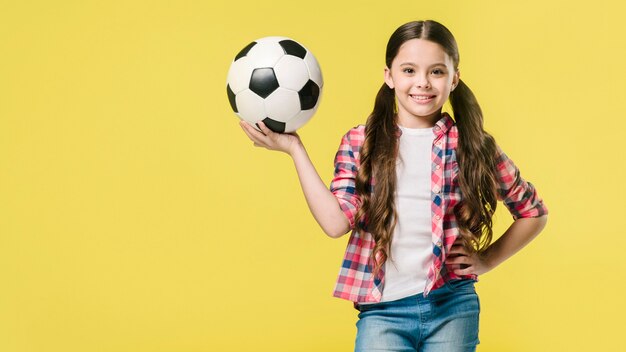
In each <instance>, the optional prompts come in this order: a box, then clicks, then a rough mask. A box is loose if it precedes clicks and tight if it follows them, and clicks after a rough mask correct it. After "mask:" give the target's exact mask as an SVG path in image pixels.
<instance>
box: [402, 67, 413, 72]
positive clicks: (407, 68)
mask: <svg viewBox="0 0 626 352" xmlns="http://www.w3.org/2000/svg"><path fill="white" fill-rule="evenodd" d="M402 72H404V73H408V74H412V73H414V72H415V70H413V69H412V68H410V67H405V68H403V69H402Z"/></svg>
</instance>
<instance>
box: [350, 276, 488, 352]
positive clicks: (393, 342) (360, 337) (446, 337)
mask: <svg viewBox="0 0 626 352" xmlns="http://www.w3.org/2000/svg"><path fill="white" fill-rule="evenodd" d="M356 308H357V309H358V310H359V321H358V322H357V323H356V326H357V336H356V344H355V351H356V352H365V351H398V352H400V351H402V352H404V351H419V352H439V351H441V352H461V351H463V352H466V351H476V345H477V344H478V343H479V340H478V317H479V314H480V303H479V300H478V295H477V294H476V290H475V288H474V280H469V279H464V280H451V281H449V282H446V283H445V284H444V285H443V286H442V287H440V288H438V289H436V290H434V291H431V292H430V294H429V295H428V296H427V297H424V295H423V294H422V293H420V294H417V295H413V296H409V297H406V298H402V299H399V300H396V301H391V302H381V303H374V304H362V305H356Z"/></svg>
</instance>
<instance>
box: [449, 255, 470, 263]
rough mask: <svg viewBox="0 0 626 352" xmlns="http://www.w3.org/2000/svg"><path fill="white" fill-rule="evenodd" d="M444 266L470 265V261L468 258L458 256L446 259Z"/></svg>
mask: <svg viewBox="0 0 626 352" xmlns="http://www.w3.org/2000/svg"><path fill="white" fill-rule="evenodd" d="M446 264H472V259H471V258H470V257H468V256H464V255H460V256H458V257H454V258H450V257H448V258H446Z"/></svg>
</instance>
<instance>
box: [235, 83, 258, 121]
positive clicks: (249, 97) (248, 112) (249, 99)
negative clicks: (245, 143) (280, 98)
mask: <svg viewBox="0 0 626 352" xmlns="http://www.w3.org/2000/svg"><path fill="white" fill-rule="evenodd" d="M236 100H237V107H238V108H239V116H240V117H241V118H242V119H244V120H246V121H248V122H250V123H251V124H255V123H256V122H257V121H259V120H263V119H264V118H265V104H264V101H263V98H261V97H260V96H258V95H256V94H255V93H254V92H253V91H251V90H249V89H246V90H244V91H243V92H240V93H239V94H237V97H236Z"/></svg>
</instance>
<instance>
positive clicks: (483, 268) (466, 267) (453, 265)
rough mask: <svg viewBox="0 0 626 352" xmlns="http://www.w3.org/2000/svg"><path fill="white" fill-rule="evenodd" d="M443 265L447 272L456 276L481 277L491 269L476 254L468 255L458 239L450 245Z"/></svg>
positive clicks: (483, 259)
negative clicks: (472, 275) (446, 267)
mask: <svg viewBox="0 0 626 352" xmlns="http://www.w3.org/2000/svg"><path fill="white" fill-rule="evenodd" d="M445 264H446V266H448V271H452V272H454V273H455V274H456V275H470V274H474V275H482V274H484V273H486V272H488V271H489V270H491V269H492V268H490V267H489V265H487V262H486V260H485V258H482V257H481V256H479V255H478V253H472V254H470V253H468V252H467V251H466V250H465V248H464V247H463V244H462V242H461V240H460V239H458V240H456V241H455V242H454V244H453V245H452V248H451V249H450V252H449V253H448V257H447V258H446V261H445Z"/></svg>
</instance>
